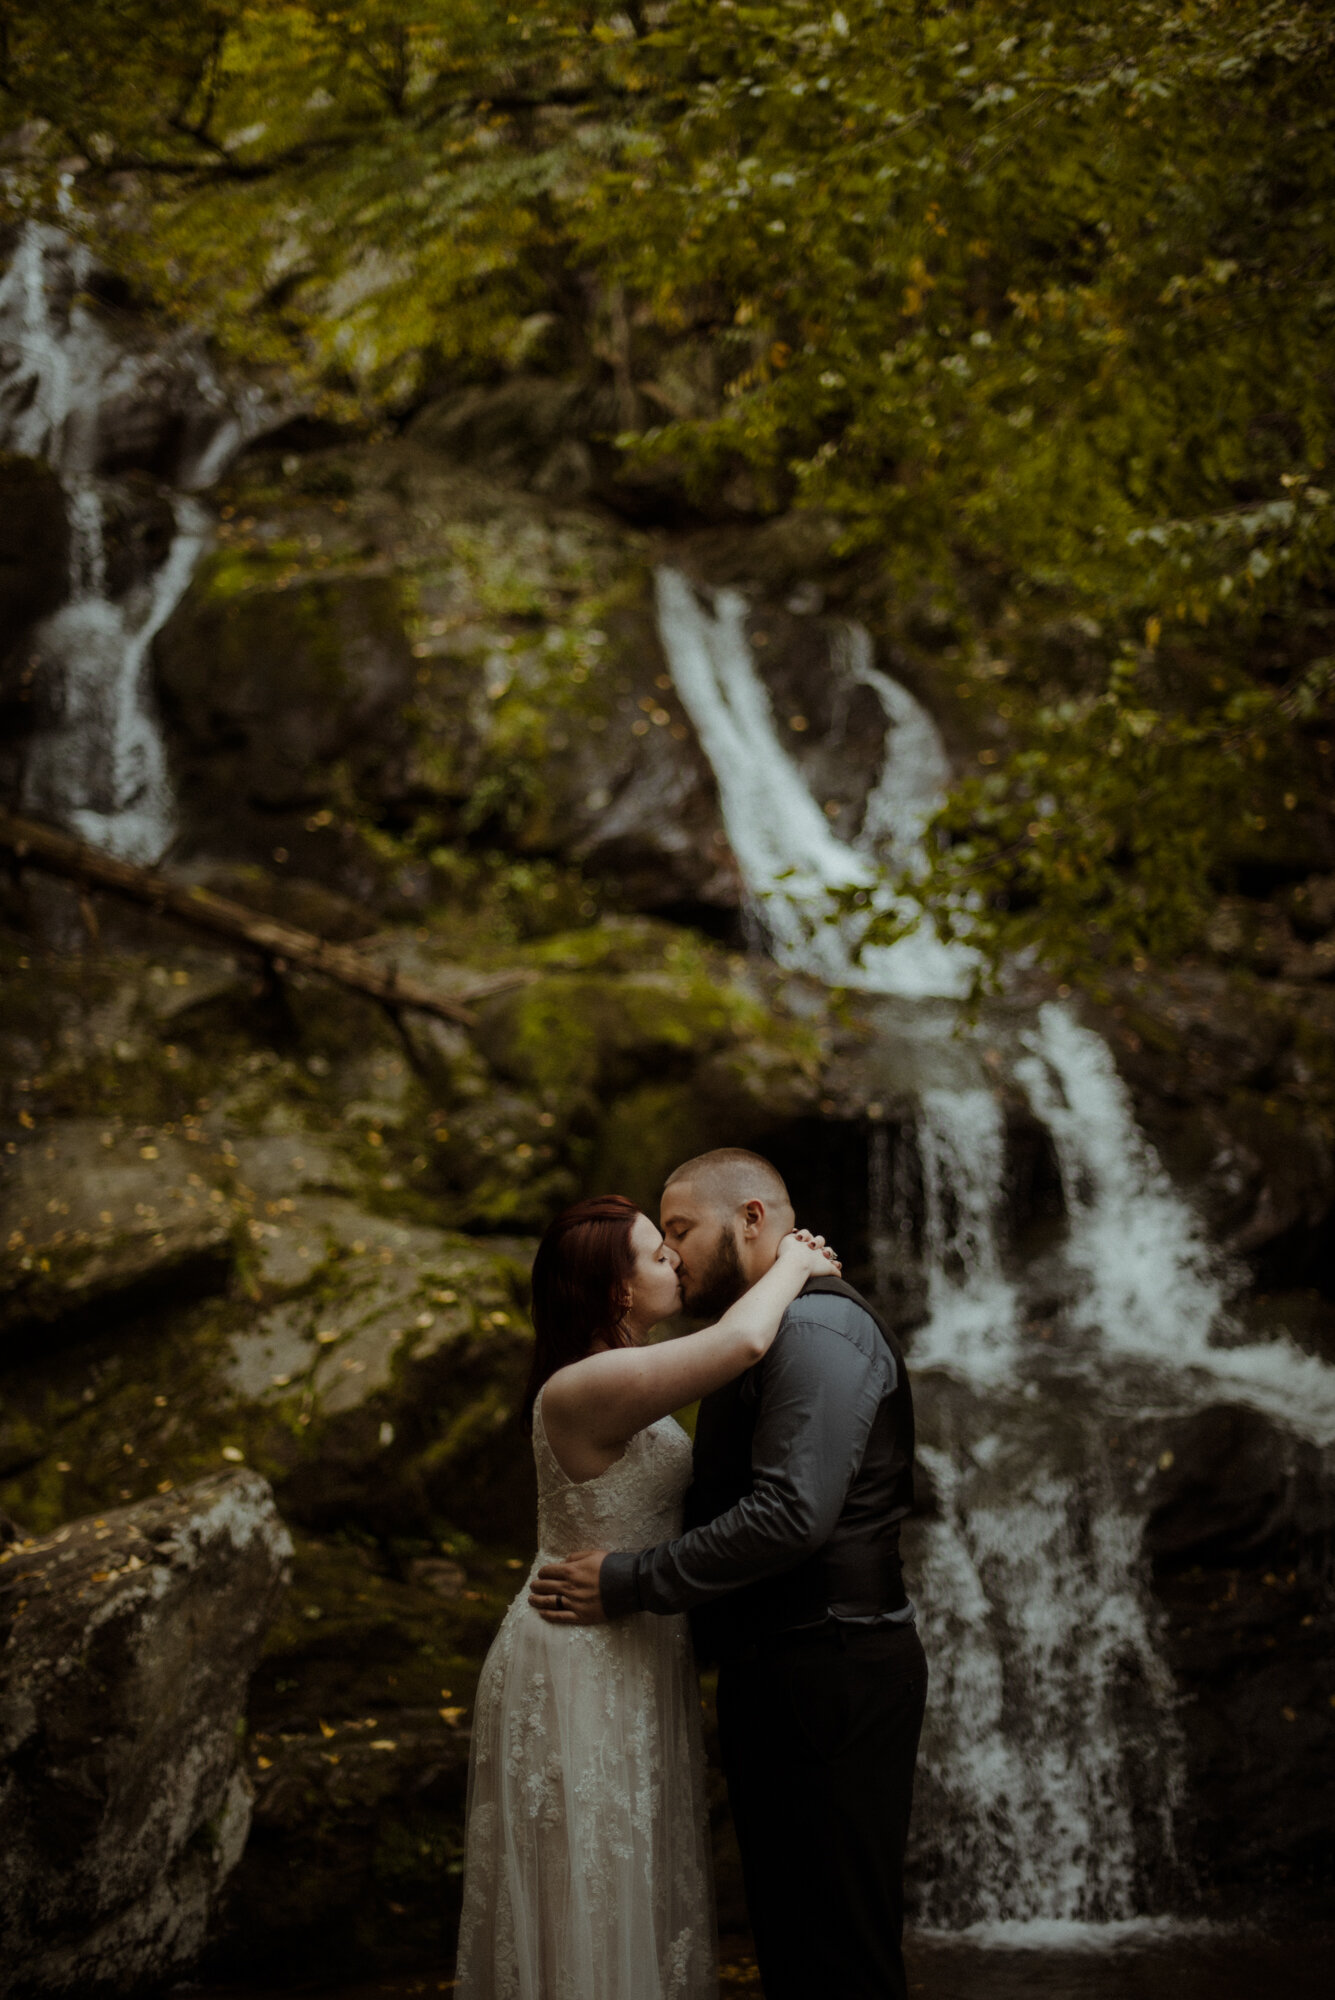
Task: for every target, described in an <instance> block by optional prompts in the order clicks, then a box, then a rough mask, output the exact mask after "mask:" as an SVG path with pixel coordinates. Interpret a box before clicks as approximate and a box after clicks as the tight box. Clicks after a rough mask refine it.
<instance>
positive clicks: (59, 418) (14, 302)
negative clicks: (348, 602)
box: [0, 224, 259, 862]
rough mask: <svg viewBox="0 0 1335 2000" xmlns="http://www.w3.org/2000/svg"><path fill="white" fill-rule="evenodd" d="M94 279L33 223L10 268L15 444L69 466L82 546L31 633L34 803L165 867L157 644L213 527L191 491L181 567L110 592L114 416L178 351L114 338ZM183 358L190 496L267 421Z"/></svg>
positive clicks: (5, 316)
mask: <svg viewBox="0 0 1335 2000" xmlns="http://www.w3.org/2000/svg"><path fill="white" fill-rule="evenodd" d="M92 272H93V264H92V259H91V257H90V256H89V254H88V252H87V251H86V250H83V249H81V248H79V247H78V246H77V245H74V244H72V243H70V242H69V241H68V240H67V239H66V238H65V237H63V236H62V235H60V234H59V232H58V231H56V230H53V229H50V228H45V227H42V226H39V225H36V224H32V225H29V227H28V228H26V229H25V230H24V231H23V232H22V234H21V236H20V238H19V240H18V243H17V246H16V248H15V251H14V254H13V257H12V258H11V261H10V263H9V265H8V268H7V269H6V270H5V271H4V272H3V274H0V355H2V356H3V361H2V362H0V448H3V449H6V450H9V451H13V452H18V453H21V454H23V455H24V456H26V457H31V458H42V459H45V460H46V461H47V462H48V463H49V464H50V465H51V466H52V467H53V468H54V470H55V471H56V473H57V474H58V475H59V477H60V480H61V484H62V486H63V488H64V491H65V499H66V517H67V521H68V525H69V538H70V551H69V585H68V589H69V595H68V599H67V601H66V603H65V604H64V605H62V606H61V608H60V609H59V610H58V611H56V612H55V613H54V614H53V615H52V616H51V617H49V618H47V619H44V620H43V621H42V622H41V623H40V624H39V625H38V626H36V627H35V628H34V630H33V632H32V633H31V634H30V636H29V642H28V650H29V656H30V658H31V660H32V662H33V671H34V684H35V685H37V686H38V687H39V689H40V692H41V697H42V701H43V706H44V709H45V715H44V719H43V722H42V724H41V726H40V727H39V729H38V730H37V732H36V734H35V735H34V738H33V741H32V744H31V748H30V752H29V755H28V760H27V768H26V771H25V775H24V783H23V803H24V804H25V806H27V807H28V808H30V809H31V810H33V811H35V812H39V813H42V814H45V815H46V816H48V817H50V818H52V819H55V820H58V821H60V822H61V823H62V824H64V825H66V826H68V827H70V828H71V829H72V830H73V831H75V832H77V833H79V834H81V835H82V836H83V838H84V839H85V840H89V841H92V842H93V843H95V844H96V845H97V846H99V847H103V848H106V849H108V850H109V851H110V852H112V853H114V854H118V855H121V856H123V857H125V858H126V859H128V860H133V861H144V862H151V861H157V860H159V859H160V858H161V856H162V855H163V854H164V853H165V851H166V849H167V847H168V846H169V844H170V841H171V837H172V824H173V808H172V797H171V786H170V782H169V779H168V774H167V767H166V756H165V752H164V748H163V743H162V736H161V732H160V730H159V728H158V723H157V718H156V715H155V713H154V709H153V703H152V699H151V696H150V692H149V688H148V657H149V649H150V647H151V646H152V643H153V640H154V639H155V638H156V636H157V634H158V633H159V632H160V631H161V629H162V627H163V625H164V624H165V623H166V621H167V619H168V618H169V617H170V616H171V614H172V612H173V611H174V610H175V608H176V606H177V604H178V603H179V602H180V600H181V597H182V596H183V595H184V593H185V590H186V588H187V586H188V584H189V582H190V578H191V576H192V574H193V572H194V569H195V565H196V563H197V562H198V560H199V556H200V553H201V551H202V549H203V548H204V545H205V540H206V533H207V522H206V518H205V515H204V513H203V510H202V509H201V508H200V507H199V506H198V504H197V503H196V502H194V501H192V500H190V499H188V498H184V497H181V494H180V493H178V494H177V495H176V496H175V497H174V498H172V499H171V501H170V503H169V504H170V505H171V508H172V514H173V519H174V526H175V532H174V533H173V536H172V538H171V542H170V546H169V548H168V551H167V554H166V556H165V558H164V559H163V560H162V562H161V563H160V564H159V565H158V567H157V568H156V569H155V570H154V571H153V572H152V573H150V574H148V575H145V576H142V577H140V578H139V579H137V580H136V581H134V582H133V583H132V584H131V585H130V587H129V588H128V589H126V590H125V591H123V592H122V593H120V594H118V595H114V596H113V595H112V594H111V593H110V592H109V588H108V563H107V551H106V529H107V519H108V509H109V503H110V502H111V501H112V500H114V498H115V497H116V492H117V488H116V485H115V482H114V481H111V480H108V479H106V478H103V477H101V476H99V472H98V467H99V463H100V458H101V454H102V448H103V433H104V430H105V428H106V422H107V413H108V412H109V411H111V410H112V409H113V408H120V409H125V408H127V407H131V408H132V407H133V405H134V404H135V402H136V401H138V402H139V403H140V404H142V403H143V402H144V401H146V400H151V399H152V398H153V395H154V393H155V383H156V382H157V381H158V375H159V373H160V370H161V367H162V365H163V356H162V354H161V353H157V354H152V355H144V354H141V353H138V352H136V351H134V350H133V349H131V348H129V347H127V346H124V345H122V344H120V343H118V342H117V341H116V340H114V339H113V338H112V336H111V335H110V334H109V333H108V331H107V330H106V328H105V326H104V325H103V324H102V322H101V320H100V319H99V318H98V317H97V315H96V314H95V313H94V312H93V311H92V310H91V309H90V307H89V306H88V305H86V304H85V303H84V301H83V298H82V292H83V289H84V287H86V285H87V284H88V282H89V280H90V278H91V276H92ZM177 358H178V359H180V360H187V361H188V365H189V374H190V381H191V401H192V411H191V415H192V418H193V425H192V428H193V429H194V431H195V433H196V439H197V441H196V446H195V448H194V449H193V450H192V451H190V452H187V453H186V456H185V462H184V464H183V465H182V467H181V468H180V470H179V472H178V482H179V487H180V488H181V489H182V491H183V492H185V493H189V492H193V491H198V490H200V489H202V488H203V487H205V486H207V485H209V484H211V483H212V481H213V480H214V479H215V478H216V477H217V476H218V473H219V472H220V471H221V470H222V467H223V465H224V464H225V462H226V460H227V458H228V457H229V456H230V454H231V453H232V452H233V451H234V450H235V449H236V447H237V446H238V444H240V443H241V442H242V441H243V440H244V438H245V436H246V435H247V434H248V432H250V431H253V430H254V428H255V427H256V425H257V420H258V411H259V404H258V398H252V399H251V401H250V404H249V405H248V407H246V409H245V410H244V412H242V413H238V411H237V410H236V409H235V408H233V407H232V406H231V404H230V403H229V402H228V399H227V398H226V396H225V394H224V392H223V390H222V387H221V385H220V384H219V382H218V380H217V378H216V377H215V376H214V375H213V373H212V371H211V370H210V369H209V368H208V367H207V365H206V364H205V363H204V361H203V360H202V358H201V357H200V356H199V355H197V354H190V355H188V356H186V355H185V354H184V351H183V353H182V355H181V356H179V357H177Z"/></svg>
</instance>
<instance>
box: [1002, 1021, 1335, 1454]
mask: <svg viewBox="0 0 1335 2000" xmlns="http://www.w3.org/2000/svg"><path fill="white" fill-rule="evenodd" d="M1025 1040H1026V1042H1027V1044H1028V1049H1029V1053H1028V1054H1027V1055H1026V1056H1025V1057H1024V1058H1023V1059H1022V1060H1021V1061H1020V1062H1018V1063H1017V1064H1016V1066H1015V1074H1016V1078H1017V1080H1018V1081H1019V1082H1020V1083H1022V1084H1023V1086H1024V1088H1025V1090H1026V1092H1027V1093H1028V1097H1029V1101H1030V1103H1031V1104H1032V1106H1033V1108H1034V1111H1035V1112H1036V1114H1037V1115H1038V1117H1039V1118H1041V1119H1042V1121H1043V1123H1044V1124H1045V1125H1046V1126H1047V1128H1048V1130H1049V1132H1050V1133H1051V1134H1052V1139H1053V1144H1054V1146H1055V1147H1056V1151H1057V1158H1058V1163H1059V1165H1060V1168H1061V1177H1062V1187H1063V1191H1064V1194H1065V1200H1066V1209H1067V1215H1068V1218H1069V1223H1070V1238H1069V1242H1068V1245H1067V1252H1066V1254H1067V1259H1068V1262H1069V1263H1070V1264H1071V1265H1072V1267H1073V1268H1074V1269H1075V1270H1076V1271H1077V1272H1079V1273H1080V1274H1081V1276H1082V1278H1083V1280H1084V1289H1083V1293H1082V1295H1081V1296H1080V1298H1079V1300H1078V1302H1077V1305H1076V1316H1077V1320H1078V1323H1079V1324H1081V1325H1083V1326H1084V1327H1086V1328H1088V1329H1089V1330H1090V1331H1092V1332H1095V1333H1097V1335H1098V1337H1099V1341H1100V1344H1101V1346H1102V1348H1103V1350H1104V1352H1105V1353H1109V1354H1122V1355H1127V1356H1134V1357H1136V1358H1137V1359H1142V1360H1147V1361H1154V1362H1158V1363H1160V1364H1163V1365H1165V1366H1167V1367H1169V1368H1171V1369H1173V1370H1174V1371H1177V1372H1178V1373H1179V1374H1182V1373H1191V1374H1195V1375H1198V1376H1200V1377H1203V1378H1204V1383H1203V1386H1204V1387H1205V1388H1206V1390H1207V1392H1208V1393H1214V1394H1217V1393H1218V1391H1219V1389H1220V1388H1224V1389H1227V1390H1228V1391H1230V1392H1231V1393H1233V1394H1235V1395H1237V1396H1239V1397H1241V1398H1242V1399H1244V1400H1245V1401H1247V1402H1250V1403H1253V1404H1255V1405H1256V1406H1257V1407H1258V1408H1261V1409H1264V1410H1266V1411H1268V1412H1269V1413H1270V1414H1271V1415H1273V1416H1277V1417H1279V1418H1281V1419H1282V1420H1283V1421H1285V1422H1286V1423H1288V1424H1289V1425H1291V1426H1292V1428H1293V1429H1295V1430H1297V1431H1299V1432H1302V1433H1303V1434H1305V1435H1307V1436H1309V1437H1312V1438H1314V1439H1315V1440H1316V1441H1317V1442H1318V1443H1327V1442H1329V1441H1330V1440H1331V1439H1332V1438H1335V1369H1331V1368H1329V1367H1327V1366H1326V1365H1325V1364H1324V1363H1323V1362H1321V1361H1318V1360H1317V1359H1316V1358H1315V1357H1314V1356H1311V1355H1307V1354H1303V1353H1302V1352H1301V1350H1300V1349H1299V1348H1297V1347H1296V1346H1295V1345H1294V1344H1293V1343H1292V1342H1291V1341H1289V1340H1277V1341H1271V1342H1264V1343H1250V1344H1247V1345H1241V1346H1233V1345H1229V1344H1226V1343H1225V1344H1220V1343H1215V1342H1212V1339H1211V1336H1212V1334H1217V1333H1218V1332H1220V1331H1226V1330H1227V1329H1226V1311H1225V1308H1226V1298H1227V1293H1226V1286H1225V1282H1224V1277H1223V1275H1222V1273H1221V1270H1220V1267H1219V1260H1218V1258H1217V1257H1216V1256H1215V1254H1214V1253H1213V1252H1212V1250H1211V1248H1210V1245H1209V1244H1208V1243H1207V1242H1206V1240H1205V1238H1204V1235H1203V1232H1202V1230H1201V1228H1200V1225H1199V1223H1198V1222H1197V1221H1196V1218H1195V1217H1194V1216H1193V1215H1192V1213H1191V1211H1190V1209H1189V1208H1188V1207H1187V1205H1186V1203H1185V1202H1184V1201H1183V1200H1182V1199H1181V1197H1180V1196H1179V1195H1178V1194H1177V1193H1176V1191H1175V1190H1174V1188H1173V1186H1172V1184H1171V1182H1170V1181H1169V1179H1168V1176H1167V1175H1166V1174H1165V1173H1164V1170H1163V1168H1162V1166H1161V1165H1160V1164H1159V1161H1158V1159H1157V1158H1156V1156H1155V1153H1154V1150H1153V1148H1152V1147H1151V1146H1150V1145H1149V1143H1148V1141H1147V1140H1146V1139H1145V1137H1144V1135H1143V1134H1142V1133H1141V1131H1140V1130H1139V1128H1138V1126H1137V1124H1136V1119H1135V1113H1134V1111H1133V1110H1132V1107H1131V1099H1130V1095H1129V1093H1128V1091H1127V1088H1126V1086H1125V1084H1124V1083H1123V1082H1122V1079H1121V1078H1120V1077H1119V1076H1118V1074H1117V1067H1116V1064H1115V1063H1114V1062H1113V1059H1112V1055H1111V1053H1110V1051H1109V1049H1108V1046H1107V1044H1106V1043H1105V1042H1103V1041H1102V1040H1101V1039H1100V1038H1099V1036H1098V1035H1096V1034H1093V1033H1092V1032H1091V1031H1090V1030H1089V1029H1088V1028H1085V1027H1082V1026H1081V1025H1080V1023H1079V1022H1078V1021H1076V1020H1074V1019H1073V1018H1072V1016H1071V1015H1070V1014H1069V1013H1068V1012H1067V1011H1066V1010H1065V1009H1064V1008H1062V1007H1057V1006H1051V1005H1050V1006H1046V1007H1042V1008H1040V1010H1039V1014H1038V1021H1037V1025H1036V1027H1035V1028H1034V1030H1033V1031H1032V1032H1031V1033H1030V1034H1028V1035H1027V1036H1026V1037H1025Z"/></svg>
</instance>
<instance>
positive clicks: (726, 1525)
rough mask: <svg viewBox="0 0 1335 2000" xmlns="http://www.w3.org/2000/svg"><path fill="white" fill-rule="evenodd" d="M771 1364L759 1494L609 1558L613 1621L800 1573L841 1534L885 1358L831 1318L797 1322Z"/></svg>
mask: <svg viewBox="0 0 1335 2000" xmlns="http://www.w3.org/2000/svg"><path fill="white" fill-rule="evenodd" d="M888 1360H889V1357H888V1356H887V1357H886V1361H888ZM760 1369H761V1381H760V1415H759V1417H758V1419H757V1423H756V1430H755V1437H754V1439H753V1442H752V1447H751V1476H752V1488H751V1491H750V1492H749V1493H748V1494H746V1495H744V1497H743V1498H742V1499H741V1500H739V1501H738V1502H737V1504H736V1506H735V1507H730V1508H729V1509H728V1510H727V1512H726V1513H723V1514H720V1515H719V1516H718V1518H717V1519H716V1520H713V1521H710V1522H708V1523H707V1524H706V1525H705V1526H704V1527H700V1528H692V1529H691V1530H690V1532H689V1533H687V1534H684V1535H680V1536H678V1538H677V1539H676V1540H675V1541H672V1542H661V1543H660V1544H659V1545H658V1547H657V1548H653V1549H641V1550H640V1551H639V1552H638V1553H637V1554H625V1553H618V1554H612V1555H609V1556H607V1557H606V1558H605V1560H604V1562H603V1567H602V1573H601V1576H600V1579H599V1590H600V1594H601V1596H602V1601H603V1609H604V1610H605V1611H606V1613H607V1615H608V1617H609V1618H617V1617H624V1616H625V1615H626V1614H628V1613H629V1612H633V1611H657V1612H663V1613H667V1612H674V1611H687V1610H690V1609H691V1608H692V1607H693V1606H695V1605H697V1604H707V1603H709V1602H711V1601H712V1600H713V1599H714V1598H717V1597H722V1596H725V1595H726V1594H727V1593H728V1592H729V1591H733V1590H739V1589H741V1588H742V1586H743V1585H745V1584H748V1583H755V1582H758V1581H759V1580H760V1579H761V1578H762V1577H767V1576H776V1575H778V1574H779V1573H780V1572H781V1571H783V1570H786V1569H792V1568H793V1567H794V1565H795V1564H797V1563H799V1562H801V1561H802V1560H803V1559H804V1557H806V1556H809V1555H812V1554H813V1553H814V1552H815V1551H816V1550H817V1549H819V1548H822V1547H823V1546H824V1545H825V1543H826V1542H827V1541H828V1540H829V1538H830V1535H831V1533H832V1531H833V1529H834V1525H835V1522H836V1521H837V1520H838V1518H839V1515H840V1512H841V1511H842V1509H843V1504H844V1499H845V1496H846V1495H847V1493H848V1488H849V1485H850V1483H851V1482H852V1479H853V1476H854V1474H855V1473H856V1472H857V1469H858V1467H859V1466H860V1465H861V1463H862V1454H863V1452H864V1451H865V1449H866V1444H867V1436H868V1433H869V1431H870V1429H871V1425H872V1420H873V1418H874V1417H875V1415H876V1410H877V1406H878V1404H879V1402H880V1400H881V1397H882V1394H883V1393H884V1391H885V1388H886V1366H885V1363H884V1362H882V1361H880V1360H879V1359H877V1358H873V1357H871V1356H869V1355H867V1354H865V1353H864V1352H863V1351H862V1349H861V1348H860V1347H859V1345H858V1344H857V1342H856V1341H855V1340H853V1339H851V1338H849V1336H848V1335H846V1334H843V1333H841V1332H839V1331H838V1330H837V1329H835V1328H833V1327H830V1326H828V1325H825V1324H823V1323H822V1322H820V1321H819V1320H814V1319H804V1318H790V1319H785V1321H784V1323H783V1325H782V1326H781V1328H780V1329H779V1333H778V1335H777V1336H776V1338H775V1341H774V1345H773V1346H772V1347H771V1348H770V1350H769V1353H768V1354H767V1355H766V1356H765V1359H764V1360H763V1361H762V1362H761V1363H760Z"/></svg>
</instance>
